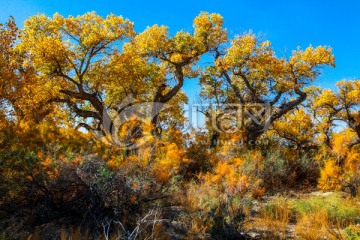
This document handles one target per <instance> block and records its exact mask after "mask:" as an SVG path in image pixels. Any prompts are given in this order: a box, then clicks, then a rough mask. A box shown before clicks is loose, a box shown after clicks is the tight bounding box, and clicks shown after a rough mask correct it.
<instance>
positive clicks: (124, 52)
mask: <svg viewBox="0 0 360 240" xmlns="http://www.w3.org/2000/svg"><path fill="white" fill-rule="evenodd" d="M192 27H193V28H192V29H191V30H188V31H185V30H179V31H177V32H170V30H171V28H170V27H168V26H164V25H160V24H159V25H158V24H155V25H153V26H149V27H147V28H146V29H145V30H143V31H141V32H136V31H135V29H134V23H132V22H131V21H130V20H128V19H126V18H124V17H122V16H116V15H114V14H110V15H108V16H105V17H103V16H100V15H98V14H97V13H95V12H89V13H85V14H84V15H79V16H67V17H65V16H61V15H60V14H58V13H56V14H54V15H53V16H51V17H49V16H46V15H44V14H38V15H35V16H32V17H30V18H29V19H27V20H26V21H25V22H24V26H23V28H22V29H19V28H18V27H17V26H16V24H15V21H14V19H13V18H10V19H9V21H8V22H7V23H5V24H1V25H0V184H1V185H0V205H1V208H0V216H1V219H9V221H8V222H4V223H3V221H0V238H2V232H4V234H3V235H4V236H5V237H4V238H6V237H7V236H10V239H12V238H14V239H30V237H33V238H34V239H36V236H37V235H36V234H35V233H36V232H38V231H40V230H39V227H46V226H50V225H51V224H53V225H54V228H59V226H60V228H61V229H62V230H61V235H62V237H63V238H66V237H69V235H67V234H68V233H69V234H70V232H73V233H72V234H74V235H75V233H74V231H75V230H74V229H78V230H76V231H77V233H76V234H77V235H81V233H82V232H83V233H84V235H86V236H90V235H91V236H94V239H97V238H103V237H104V238H106V239H109V238H110V237H109V236H116V238H119V239H148V238H156V236H158V235H159V236H160V235H161V234H162V232H165V233H166V234H167V235H166V234H165V235H163V236H161V238H159V239H170V238H171V237H172V236H170V235H171V234H173V233H174V232H177V231H178V232H180V233H179V235H181V236H182V235H185V234H187V235H186V237H187V238H184V239H243V238H244V237H245V236H247V235H246V234H247V233H246V231H244V223H245V221H247V220H249V221H248V222H252V223H254V224H255V225H257V227H260V228H268V229H266V230H271V231H273V232H276V231H278V233H279V234H277V235H276V234H275V235H274V236H276V237H279V238H284V239H285V238H286V237H287V234H288V231H287V230H288V225H289V224H290V223H291V221H296V223H294V224H296V228H295V232H296V234H299V236H304V237H305V238H306V237H309V236H310V237H309V238H311V236H316V237H318V236H319V234H318V233H316V232H314V231H310V232H309V233H306V231H305V230H304V229H305V228H307V227H309V226H310V225H309V224H313V225H314V226H319V228H321V229H322V230H321V234H325V233H324V232H325V230H327V228H328V227H329V226H332V227H334V226H335V225H334V224H332V223H331V221H335V220H333V218H332V217H333V216H331V214H330V213H329V212H325V211H323V210H321V211H319V212H316V213H314V214H308V215H307V214H303V213H302V212H301V213H300V210H298V209H296V208H297V207H299V204H300V205H301V204H304V205H306V204H307V203H303V202H301V203H297V202H296V201H293V202H289V201H288V200H287V198H285V197H284V198H281V199H277V197H274V196H273V195H274V194H276V193H278V194H283V195H284V196H287V194H289V195H291V198H293V197H294V195H296V194H299V195H300V194H302V193H303V192H308V191H314V190H316V189H317V190H324V191H342V192H344V193H343V194H347V193H349V199H350V198H355V199H356V198H357V197H358V196H359V191H360V112H359V107H360V105H359V104H360V80H348V81H345V80H343V81H340V82H338V83H337V84H336V87H337V89H334V90H329V89H321V88H320V87H316V86H314V85H313V84H314V82H315V80H316V79H317V77H318V76H320V74H321V71H320V70H321V68H322V67H324V66H330V67H335V57H334V55H333V52H332V49H331V48H330V47H328V46H317V47H313V46H311V45H310V46H309V47H307V48H305V49H300V48H297V49H296V50H294V51H292V53H291V55H290V56H289V57H281V56H278V53H276V51H275V50H274V48H273V46H272V44H271V43H270V42H269V41H266V40H265V41H263V40H260V38H259V36H257V35H256V34H254V33H252V32H246V33H243V34H241V35H236V36H235V37H233V38H230V34H228V31H227V30H226V29H225V27H224V20H223V18H222V16H221V15H219V14H216V13H207V12H202V13H200V14H199V15H198V16H197V17H195V19H194V21H193V26H192ZM187 81H189V83H190V84H196V82H198V83H199V86H200V88H201V90H200V94H199V96H200V99H199V101H200V104H199V105H200V106H199V107H198V108H197V109H196V111H199V112H201V113H202V114H203V115H204V124H203V125H202V127H201V128H192V127H190V128H188V125H189V123H190V122H191V121H192V120H194V119H191V118H190V115H191V114H190V111H193V109H186V106H185V105H184V104H185V103H187V102H188V97H187V95H186V92H185V91H184V84H185V83H186V82H187ZM191 82H192V83H191ZM202 103H205V104H202ZM257 113H258V114H259V115H256V114H257ZM237 117H239V118H240V119H238V118H237ZM256 117H260V118H261V119H256ZM201 120H202V119H201ZM190 125H191V124H190ZM296 197H298V196H297V195H296ZM272 199H273V200H272ZM277 200H279V202H276V201H277ZM314 201H315V200H314ZM336 201H338V200H336ZM339 201H340V200H339ZM344 202H345V200H344ZM316 203H317V202H316ZM336 203H338V202H336ZM262 204H265V205H266V204H267V205H266V206H265V207H264V208H263V209H261V211H259V208H258V207H259V206H260V207H263V205H262ZM351 204H352V203H351ZM280 205H281V206H280ZM300 207H302V206H300ZM352 207H353V206H351V209H350V207H349V209H350V210H351V211H350V210H349V212H350V213H348V212H346V214H345V213H344V215H346V217H348V215H349V216H350V217H349V219H345V220H344V221H343V222H342V223H341V224H342V225H341V224H339V225H338V226H336V227H337V228H339V229H340V230H341V229H344V231H345V229H346V227H348V226H350V224H353V223H354V222H355V220H354V219H355V218H354V216H353V215H354V212H356V211H353V210H352ZM18 209H20V210H18ZM345 210H346V211H347V210H348V209H345ZM345 210H344V211H345ZM18 211H21V212H18ZM301 211H302V210H301ZM304 211H305V210H304ZM295 212H296V213H295ZM18 213H20V214H19V215H18ZM292 214H295V215H296V218H293V216H295V215H292ZM337 214H339V215H340V216H343V215H341V214H342V213H337ZM347 214H348V215H347ZM18 216H23V218H24V219H21V221H20V220H19V219H18ZM316 217H319V218H321V219H322V220H321V221H318V222H316V221H315V220H314V219H311V218H316ZM181 221H182V222H181ZM64 223H66V224H64ZM336 223H338V222H336ZM51 226H52V225H51ZM23 229H26V231H25V230H23ZM179 229H180V230H179ZM350 230H351V229H350ZM350 230H349V231H350ZM29 232H34V233H33V235H31V236H30V237H29ZM54 232H56V231H54ZM57 232H59V231H57ZM156 232H157V233H156ZM264 232H266V231H264ZM39 234H40V233H39ZM156 234H158V235H156ZM341 234H343V233H341ZM168 235H169V237H168ZM325 235H326V234H325ZM325 235H324V236H325ZM34 236H35V237H34ZM134 236H136V237H134ZM149 236H150V237H149ZM261 236H263V235H261ZM326 236H328V235H326ZM329 236H330V235H329ZM339 236H340V235H339ZM341 236H343V235H341ZM54 238H56V237H54Z"/></svg>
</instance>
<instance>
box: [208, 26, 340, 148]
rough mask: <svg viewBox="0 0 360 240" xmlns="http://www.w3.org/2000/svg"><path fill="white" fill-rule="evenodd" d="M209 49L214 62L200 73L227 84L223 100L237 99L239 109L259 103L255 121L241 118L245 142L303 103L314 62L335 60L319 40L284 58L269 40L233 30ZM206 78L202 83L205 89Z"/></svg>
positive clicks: (317, 64)
mask: <svg viewBox="0 0 360 240" xmlns="http://www.w3.org/2000/svg"><path fill="white" fill-rule="evenodd" d="M213 51H214V53H215V59H214V64H213V65H212V66H209V67H208V68H207V69H206V71H205V72H204V74H203V76H204V77H205V78H206V79H212V81H221V84H222V86H223V88H224V89H227V91H225V92H224V94H225V95H226V96H227V101H228V102H229V103H232V104H238V105H240V106H241V108H243V109H240V111H242V112H243V113H244V112H245V110H246V109H248V108H250V109H251V108H254V107H255V108H262V109H263V111H262V112H261V111H260V113H259V117H260V118H262V119H261V120H260V121H258V120H256V119H254V118H251V117H246V119H245V121H244V122H243V123H242V128H243V129H244V131H245V136H244V138H245V139H246V141H247V142H248V143H250V144H254V141H255V140H256V139H258V138H259V137H260V136H261V135H262V134H263V133H264V131H265V130H266V128H267V126H268V125H270V124H272V123H274V122H275V121H277V120H278V119H279V118H281V117H282V116H284V115H285V114H287V113H289V112H291V111H292V110H293V109H294V108H295V107H297V106H299V105H300V104H301V103H303V102H304V101H305V100H306V98H307V93H306V92H305V91H304V88H305V87H306V86H308V85H309V84H310V83H312V82H313V81H314V80H315V79H316V77H317V76H318V75H319V74H320V72H319V71H318V69H319V67H320V66H324V65H331V66H334V61H335V59H334V56H333V55H332V51H331V49H330V48H328V47H323V46H319V47H316V48H313V47H311V46H310V47H308V48H307V49H305V50H300V49H297V50H296V51H293V53H292V56H291V57H290V58H289V59H285V58H279V57H277V56H276V55H275V52H274V50H273V49H272V47H271V44H270V42H268V41H263V42H262V41H259V40H258V38H257V37H256V36H255V35H254V34H252V33H248V34H244V35H241V36H237V37H235V38H234V39H233V40H232V41H231V42H230V45H229V46H226V45H225V46H224V45H219V46H218V47H217V48H215V49H213ZM216 79H219V80H216ZM208 82H209V80H208V81H207V82H203V84H202V87H203V88H204V90H205V91H208V90H207V89H208V88H209V84H208ZM209 98H213V96H212V95H210V96H209ZM267 109H271V111H270V112H269V111H266V110H267ZM255 110H256V111H259V109H255ZM248 111H251V110H248ZM243 115H244V114H243Z"/></svg>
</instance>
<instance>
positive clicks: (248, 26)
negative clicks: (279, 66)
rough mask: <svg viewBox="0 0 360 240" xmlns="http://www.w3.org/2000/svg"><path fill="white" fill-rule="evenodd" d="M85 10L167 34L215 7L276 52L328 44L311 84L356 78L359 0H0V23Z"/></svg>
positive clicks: (192, 90) (193, 87) (235, 29)
mask: <svg viewBox="0 0 360 240" xmlns="http://www.w3.org/2000/svg"><path fill="white" fill-rule="evenodd" d="M88 11H96V12H97V13H98V14H100V15H103V16H105V15H107V14H109V13H114V14H116V15H122V16H124V17H126V18H129V19H130V20H131V21H133V22H134V23H135V28H136V30H137V31H138V32H140V31H142V30H144V29H145V28H146V26H151V25H153V24H164V25H167V26H169V27H170V31H171V32H172V33H174V32H176V31H178V30H180V29H185V30H188V31H191V30H192V20H193V19H194V17H195V16H196V15H198V14H199V12H201V11H207V12H216V13H220V14H221V15H222V16H223V17H224V20H225V27H226V28H227V29H228V31H229V33H230V34H231V35H235V34H240V33H242V32H244V31H248V30H252V31H253V32H254V33H258V34H261V35H262V36H263V37H264V38H266V39H267V40H270V41H271V42H272V43H273V46H274V49H275V50H276V52H277V54H278V55H279V56H282V55H283V53H284V51H285V50H286V51H287V52H289V53H290V52H291V50H293V49H296V47H297V46H300V47H302V48H305V47H307V46H308V45H309V44H312V45H313V46H316V45H327V46H330V47H332V48H333V51H334V54H335V57H336V65H337V66H336V68H335V69H331V68H326V69H324V70H323V75H322V77H321V78H320V79H319V81H317V84H318V85H320V86H322V87H324V88H333V86H334V84H335V82H336V81H338V80H341V79H353V78H360V1H356V0H352V1H350V0H343V1H333V0H327V1H325V0H321V1H320V0H312V1H311V0H306V1H295V0H294V1H292V0H287V1H275V0H274V1H252V0H247V1H242V0H234V1H229V0H222V1H215V0H182V1H159V0H148V1H137V0H132V1H130V0H71V1H70V0H10V1H9V0H7V1H5V0H0V22H5V21H6V20H7V18H8V17H9V16H10V15H12V16H14V17H15V19H16V21H17V22H18V23H19V24H20V23H22V22H23V21H24V20H25V19H26V18H27V17H28V16H31V15H34V14H36V13H45V14H46V15H49V16H51V15H52V14H54V13H55V12H59V13H60V14H62V15H64V16H67V15H79V14H83V13H85V12H88ZM20 25H21V24H20ZM184 89H185V91H186V92H187V94H188V96H189V98H190V102H191V101H192V100H193V99H194V97H195V95H196V94H197V92H198V90H199V88H198V86H197V84H196V81H195V82H194V81H192V82H191V81H187V82H186V84H185V87H184Z"/></svg>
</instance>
